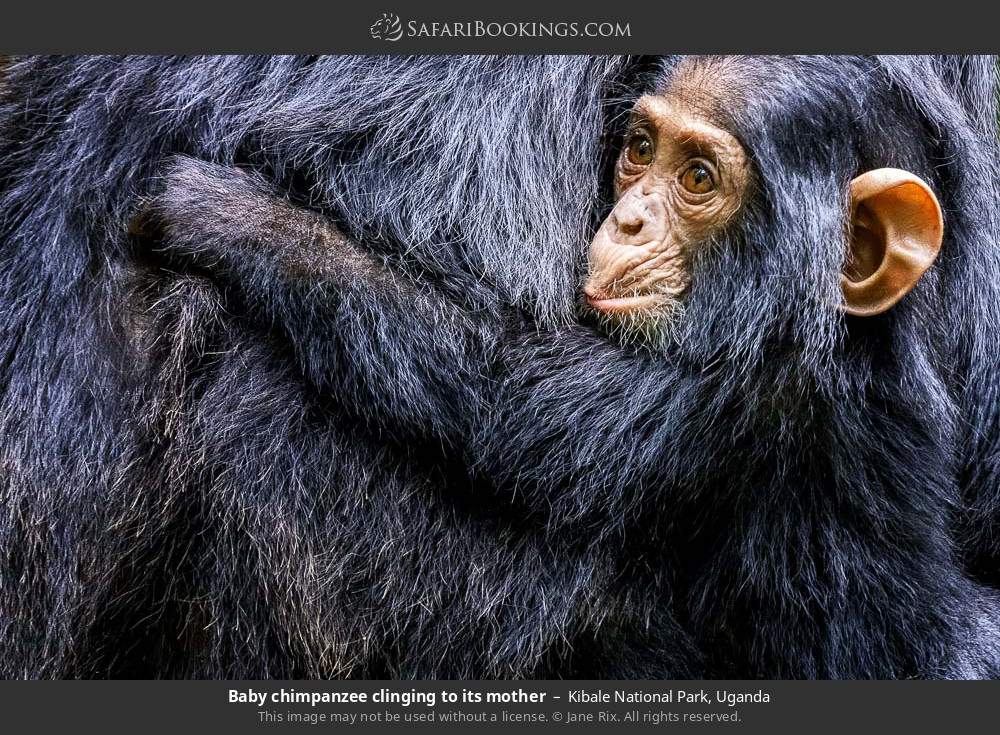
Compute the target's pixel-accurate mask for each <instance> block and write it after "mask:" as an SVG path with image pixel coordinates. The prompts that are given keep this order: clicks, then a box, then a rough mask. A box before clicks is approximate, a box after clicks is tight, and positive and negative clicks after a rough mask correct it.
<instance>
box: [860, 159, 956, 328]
mask: <svg viewBox="0 0 1000 735" xmlns="http://www.w3.org/2000/svg"><path fill="white" fill-rule="evenodd" d="M943 231H944V224H943V221H942V218H941V206H940V205H939V204H938V200H937V197H936V196H934V192H933V191H931V189H930V187H929V186H927V184H926V183H924V181H923V179H921V178H920V177H918V176H914V175H913V174H911V173H910V172H909V171H901V170H900V169H897V168H879V169H875V170H874V171H868V172H866V173H863V174H861V175H860V176H858V177H857V178H856V179H854V181H852V182H851V235H850V239H851V252H850V254H849V256H848V261H847V263H846V264H845V265H844V273H843V276H842V277H841V282H842V285H843V289H844V306H843V309H844V311H846V312H847V313H848V314H853V315H854V316H873V315H875V314H880V313H882V312H883V311H886V310H887V309H889V308H891V307H892V306H894V305H895V304H896V302H897V301H899V300H900V299H901V298H903V296H905V295H906V294H907V293H908V292H909V290H910V289H911V288H913V287H914V286H915V285H916V284H917V281H918V280H920V276H922V275H923V274H924V271H926V270H927V269H928V268H929V267H930V265H931V263H933V262H934V259H935V258H936V257H937V254H938V251H939V250H940V249H941V237H942V233H943Z"/></svg>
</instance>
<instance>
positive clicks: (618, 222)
mask: <svg viewBox="0 0 1000 735" xmlns="http://www.w3.org/2000/svg"><path fill="white" fill-rule="evenodd" d="M642 225H643V218H642V217H641V216H640V215H639V213H638V212H635V211H631V212H626V213H623V214H622V215H620V216H619V215H617V214H616V215H615V226H616V227H617V228H618V231H619V232H621V233H622V234H623V235H625V236H626V237H635V236H636V235H638V234H639V233H640V232H642Z"/></svg>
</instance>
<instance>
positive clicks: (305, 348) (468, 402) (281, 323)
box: [138, 157, 499, 442]
mask: <svg viewBox="0 0 1000 735" xmlns="http://www.w3.org/2000/svg"><path fill="white" fill-rule="evenodd" d="M161 184H162V186H161V187H160V189H159V191H158V193H157V194H156V195H155V196H153V198H152V199H151V200H150V202H149V204H148V207H147V208H146V210H145V211H144V213H143V215H142V218H141V219H140V220H139V222H138V227H139V229H140V230H141V231H143V232H155V233H156V234H157V236H158V238H159V241H160V244H161V246H162V248H163V251H164V252H165V253H166V255H167V256H168V257H174V258H176V257H178V256H179V257H181V258H183V259H184V260H185V261H186V262H188V263H192V262H193V263H194V264H195V265H196V266H200V267H202V268H204V269H205V270H207V271H208V272H209V273H210V274H212V275H215V276H219V277H220V279H221V280H222V281H223V283H224V285H225V286H226V287H227V289H229V290H230V293H231V295H235V297H236V298H237V299H240V300H242V301H243V302H244V306H245V308H246V309H247V310H248V311H249V312H250V313H251V314H253V315H254V316H255V317H257V318H260V319H261V320H262V321H264V322H265V323H269V324H271V325H273V327H274V329H275V330H277V331H278V332H279V333H280V332H283V333H285V334H286V336H287V338H288V339H287V341H288V342H290V344H291V345H292V348H293V349H294V351H295V353H296V358H297V360H298V362H299V363H300V364H301V366H302V368H303V369H304V371H305V372H306V374H307V377H308V378H309V379H310V380H311V381H313V382H314V383H315V384H316V385H317V386H319V387H320V388H322V389H325V390H329V393H330V394H331V395H335V396H337V399H338V400H340V401H342V402H343V403H344V404H345V406H346V407H347V408H348V409H349V410H353V411H355V412H356V413H357V414H358V415H359V416H360V417H362V418H364V419H366V420H369V421H372V423H373V424H375V425H377V426H378V427H379V428H380V429H381V430H385V431H388V432H390V433H393V434H396V435H401V436H406V437H411V436H413V435H418V436H423V437H425V438H436V439H442V440H445V441H449V442H451V441H452V439H453V438H454V437H465V436H467V435H468V432H469V427H470V425H471V421H472V417H473V415H474V414H475V412H476V411H477V410H478V407H479V404H478V400H479V398H480V397H481V396H482V395H483V392H484V389H483V381H484V380H485V379H486V373H487V371H488V370H489V367H490V366H489V362H490V356H492V355H494V354H495V349H494V348H495V341H496V338H497V332H498V329H497V325H498V323H499V322H497V321H495V320H491V319H489V318H487V317H486V315H484V314H477V313H475V312H472V311H470V310H468V309H463V308H460V307H459V306H458V305H456V304H454V303H452V301H451V300H450V299H448V298H446V297H445V296H444V295H443V294H441V293H440V292H438V291H436V290H435V289H434V288H433V287H431V286H428V285H425V284H422V283H418V282H417V281H416V280H414V279H411V278H409V277H407V276H406V275H405V274H403V273H401V272H397V271H396V269H391V268H388V267H386V265H385V264H384V263H382V262H381V261H380V260H379V259H378V258H377V257H376V256H374V255H373V254H371V253H369V252H367V251H365V250H363V249H361V248H360V247H358V246H357V245H356V244H355V243H354V242H352V241H351V240H350V239H349V238H346V237H345V236H344V235H343V234H341V232H340V231H339V230H338V229H337V228H336V226H334V225H333V223H332V222H330V220H328V219H327V218H326V217H324V216H322V215H320V214H318V213H316V212H312V211H310V210H308V209H305V208H302V207H298V206H296V205H294V204H292V203H291V202H289V201H287V199H285V198H283V197H282V196H281V195H280V193H279V192H277V191H276V190H274V189H273V188H272V187H271V186H270V185H269V184H268V183H267V182H265V181H264V180H263V179H262V178H261V177H259V176H257V175H255V174H252V173H248V172H245V171H242V170H240V169H237V168H233V167H224V166H219V165H216V164H211V163H206V162H203V161H197V160H194V159H191V158H186V157H178V158H176V159H174V160H173V161H172V162H171V164H170V166H169V167H168V169H167V170H166V171H165V172H164V177H163V181H162V182H161Z"/></svg>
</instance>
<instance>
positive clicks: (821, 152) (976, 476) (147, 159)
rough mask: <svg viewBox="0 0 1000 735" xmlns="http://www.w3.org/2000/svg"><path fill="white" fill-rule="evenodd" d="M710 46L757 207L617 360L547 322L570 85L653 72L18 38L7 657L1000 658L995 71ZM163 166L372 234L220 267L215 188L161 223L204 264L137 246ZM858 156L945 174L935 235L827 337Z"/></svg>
mask: <svg viewBox="0 0 1000 735" xmlns="http://www.w3.org/2000/svg"><path fill="white" fill-rule="evenodd" d="M701 63H716V64H717V63H719V62H717V61H708V62H701ZM727 64H732V65H734V67H735V68H736V69H737V70H738V72H739V73H740V74H743V75H745V78H747V79H750V80H752V81H753V84H752V85H751V88H752V90H753V93H751V94H747V95H746V99H745V100H743V104H741V105H738V106H734V108H733V111H732V120H731V124H732V127H733V128H734V130H735V131H736V132H737V133H738V134H739V137H740V139H741V141H742V142H743V143H744V145H745V146H746V148H747V150H748V151H749V152H750V153H751V156H752V158H753V161H754V167H755V171H756V175H757V185H758V193H757V196H756V197H755V199H754V202H753V204H752V206H751V207H750V208H748V210H747V211H746V212H744V213H743V215H742V217H741V218H740V221H739V222H738V223H737V225H736V226H734V228H732V231H731V232H730V233H728V234H727V236H726V237H725V238H721V239H720V242H719V243H717V247H715V248H713V249H712V250H711V251H710V252H709V253H707V254H706V256H705V257H704V258H702V259H700V260H699V262H698V263H697V264H696V272H695V284H696V287H695V288H694V290H693V291H692V294H691V298H690V303H689V306H688V309H687V311H686V315H685V321H684V325H683V330H682V333H681V340H680V342H679V344H678V345H677V347H676V349H672V350H671V351H670V352H669V354H666V355H652V354H647V353H645V352H643V351H633V350H626V349H622V348H620V347H617V346H615V345H614V344H612V343H611V342H609V341H608V340H606V339H605V338H603V337H601V336H600V335H599V334H597V333H595V332H593V331H592V330H590V329H587V328H585V327H581V326H564V327H561V328H560V327H559V325H565V324H567V323H568V322H569V321H570V319H571V317H572V314H573V293H574V289H575V285H576V283H577V279H578V275H579V272H578V268H579V264H580V260H581V259H580V255H581V252H582V247H583V243H584V242H586V240H587V239H588V235H589V234H590V231H591V230H592V228H593V226H594V224H595V223H596V221H597V216H598V215H599V214H600V212H601V210H602V208H606V206H607V203H608V202H607V193H606V191H605V189H604V187H603V186H602V185H603V184H604V183H605V182H604V177H603V176H602V173H603V170H604V162H606V160H607V155H606V154H607V152H608V150H609V144H608V135H609V133H610V132H613V130H614V128H615V123H616V121H617V120H618V116H617V112H618V111H619V107H618V106H616V105H614V104H612V105H610V106H608V105H602V100H609V99H610V100H614V99H617V98H618V97H619V96H621V97H624V98H628V97H631V96H634V95H635V94H636V92H637V90H638V89H639V88H641V87H642V86H644V85H655V84H663V83H664V81H665V80H666V79H668V78H669V76H670V75H671V74H672V73H673V68H674V66H673V62H670V61H668V62H665V63H664V65H663V68H662V70H661V71H660V72H659V77H660V78H659V79H658V80H657V79H655V78H647V76H646V74H645V72H646V71H647V68H646V67H645V65H639V64H632V63H630V62H627V61H626V60H618V59H593V60H592V59H582V58H570V59H550V58H508V59H475V58H474V59H459V58H414V59H347V58H331V59H320V60H302V59H237V58H227V59H205V60H202V59H187V60H168V59H159V58H152V59H126V60H111V59H82V60H78V59H34V60H27V61H18V62H16V63H14V64H13V65H12V66H11V67H10V68H9V84H8V87H7V88H6V89H5V90H4V101H3V103H2V107H0V136H2V140H0V212H2V217H3V219H2V229H0V247H2V250H0V252H2V254H3V265H4V267H3V270H2V272H0V279H2V283H0V301H2V303H3V306H4V314H5V317H6V318H5V320H4V323H3V325H2V327H0V330H2V331H0V347H2V351H0V360H2V362H0V366H2V371H0V389H2V393H0V396H2V397H0V429H2V436H3V444H2V446H0V450H2V454H0V461H2V472H3V481H4V484H3V487H2V493H3V495H2V496H0V497H2V499H3V504H2V508H3V511H4V515H3V517H2V523H0V553H2V554H3V558H2V566H0V574H2V575H3V577H2V582H3V584H2V587H0V653H2V654H3V655H2V656H0V662H2V663H0V666H3V667H5V668H4V669H3V673H5V674H7V675H8V676H32V677H36V676H225V677H236V678H260V677H277V676H282V677H287V676H369V677H375V676H390V677H395V676H602V677H603V676H635V677H640V676H641V677H660V676H727V677H741V676H793V677H799V676H845V677H862V676H877V677H891V676H958V677H964V676H988V675H997V674H1000V661H998V658H1000V630H998V628H1000V612H998V602H997V596H996V593H995V591H991V589H990V588H989V587H987V586H986V585H988V584H990V583H993V584H995V583H996V582H997V576H998V575H997V564H996V560H997V558H998V556H1000V549H998V535H1000V530H998V528H1000V524H998V518H1000V501H998V497H1000V493H998V492H997V487H996V483H997V473H998V472H1000V468H997V467H996V463H997V457H1000V451H998V450H1000V447H998V445H997V442H998V441H1000V424H998V418H997V411H998V410H1000V409H998V406H1000V400H998V399H997V396H996V391H997V370H996V368H997V365H996V361H997V359H998V358H997V356H998V354H1000V352H998V347H1000V345H998V344H997V342H998V335H997V325H998V324H1000V314H998V313H997V312H998V311H1000V249H998V248H997V223H996V216H997V215H996V213H995V211H994V210H995V202H996V200H997V196H998V192H997V185H998V177H997V161H996V140H995V134H994V132H993V129H992V121H993V119H994V118H995V109H994V107H993V93H994V87H995V79H994V71H993V68H992V66H991V65H990V62H989V61H987V60H976V59H973V60H955V59H945V60H938V59H930V58H927V59H890V60H885V61H879V60H871V59H849V58H839V59H796V60H779V59H773V60H754V59H743V60H737V61H734V62H727ZM174 153H186V154H188V155H190V156H192V157H194V158H195V159H202V160H206V161H213V162H216V163H220V164H227V165H229V164H233V163H236V164H241V165H242V166H244V167H248V168H253V169H256V170H257V171H259V172H261V173H263V174H264V175H265V176H266V177H267V178H269V179H271V180H272V181H273V182H275V184H276V186H277V187H278V190H280V191H284V192H287V193H288V196H289V198H290V199H292V200H294V201H296V202H297V203H298V204H299V205H304V206H308V207H310V208H312V209H314V210H317V211H319V212H322V213H325V214H327V215H328V216H330V217H332V218H333V219H334V220H335V221H336V222H337V224H338V225H339V227H340V229H341V230H343V231H344V232H347V233H349V234H350V235H351V236H352V238H355V239H356V240H358V241H361V242H364V243H365V245H366V247H370V248H371V249H372V251H373V253H374V254H368V253H367V252H366V251H363V250H360V249H358V248H356V246H354V245H353V244H352V243H351V242H349V241H347V240H346V239H344V238H342V237H340V236H339V235H336V237H334V240H336V243H337V244H338V245H339V246H340V249H339V250H338V252H349V253H350V257H349V259H348V265H349V266H350V267H349V268H346V269H345V268H344V261H343V258H340V259H339V260H335V261H333V262H331V261H329V260H328V259H327V258H326V257H325V255H324V253H323V252H322V251H320V252H318V253H317V252H316V251H315V250H312V251H310V250H308V249H307V250H306V254H305V255H297V256H295V257H291V258H289V256H288V254H287V250H286V249H285V248H284V247H283V246H284V245H286V244H288V243H286V242H285V240H286V239H287V238H284V237H283V233H282V232H281V231H280V222H276V221H263V222H254V221H252V220H248V221H247V222H246V225H247V226H249V227H251V228H252V227H253V226H256V227H258V228H263V229H264V230H265V231H267V232H269V233H273V236H269V237H267V238H263V239H261V240H260V241H259V242H257V243H256V244H257V245H258V248H257V249H256V250H254V251H253V252H255V253H256V254H255V255H254V256H253V257H251V258H250V259H249V260H245V261H241V260H240V253H241V252H246V251H239V250H236V251H233V248H232V244H233V243H232V242H231V241H232V240H233V238H234V232H233V231H232V229H231V228H229V229H228V230H227V228H225V227H223V228H221V231H220V232H219V234H218V236H213V230H212V225H211V224H210V223H211V222H212V216H213V214H215V215H218V216H224V215H225V214H226V210H225V207H224V206H221V204H222V203H221V202H220V206H219V207H212V206H210V207H208V208H207V209H205V210H204V211H203V217H202V218H201V219H202V222H203V224H204V226H205V227H206V228H207V234H206V235H205V236H204V238H203V239H202V240H200V241H195V240H189V241H185V240H184V238H183V233H173V234H174V235H175V237H174V238H173V239H174V240H175V241H176V242H175V245H176V247H175V248H174V250H173V251H171V252H170V255H171V256H177V255H178V252H177V251H181V253H182V254H183V253H186V254H187V257H188V258H190V256H191V255H196V256H198V257H196V258H195V259H194V265H195V266H197V267H196V268H192V267H190V265H185V266H184V267H183V268H181V267H180V266H179V265H178V261H177V260H169V261H160V260H158V259H157V257H154V256H150V255H148V254H147V253H146V251H145V250H143V249H141V248H139V247H137V243H136V242H135V240H134V239H133V238H131V237H130V236H129V235H128V233H127V231H126V226H127V223H128V222H130V221H131V220H132V219H133V217H134V215H135V214H136V213H137V211H138V210H139V208H140V207H141V206H142V204H143V202H144V201H145V200H146V199H148V198H149V197H151V196H154V195H155V194H156V193H157V192H158V191H160V190H161V187H162V185H163V182H162V181H161V180H160V179H159V178H158V174H160V173H162V172H163V171H164V168H163V166H164V165H165V163H167V162H168V157H169V156H170V155H171V154H174ZM889 165H891V166H899V167H904V168H908V169H910V170H912V171H914V172H915V173H917V174H919V175H921V176H923V177H924V178H925V179H926V180H928V181H929V182H930V183H931V185H932V186H933V187H934V188H935V190H936V191H937V192H938V194H939V196H940V198H941V201H942V205H943V207H944V209H945V215H946V229H947V236H946V242H945V245H944V249H943V256H942V258H941V259H940V260H939V262H938V264H937V265H936V266H935V267H934V269H933V271H932V273H930V274H929V276H928V277H926V278H925V280H924V281H922V282H921V284H920V285H919V286H918V288H917V289H916V290H915V291H914V293H912V294H911V295H910V296H908V297H907V298H906V299H904V301H903V302H902V303H901V304H900V305H899V307H897V308H896V309H894V310H893V311H891V312H890V313H889V314H887V315H885V316H884V317H879V318H877V319H872V320H868V321H861V320H848V319H844V318H843V317H842V316H841V315H840V314H839V312H838V311H837V310H836V309H835V308H833V307H832V306H831V305H832V304H834V303H836V284H837V278H838V275H837V274H838V273H839V270H840V263H841V260H842V258H843V253H844V247H845V245H844V208H845V201H844V194H845V191H846V184H847V182H848V181H849V180H850V178H851V177H852V176H853V175H855V174H856V173H857V172H858V171H860V170H864V169H866V168H872V167H876V166H889ZM199 170H201V169H199V168H198V167H197V165H195V168H194V171H195V172H196V173H197V172H198V171H199ZM213 170H215V169H211V168H208V169H204V170H201V173H202V174H204V173H205V172H206V171H207V172H209V173H211V171H213ZM174 172H175V173H176V169H175V170H174ZM199 175H200V174H199ZM168 180H169V178H168ZM240 183H242V185H244V187H245V189H244V190H243V195H242V197H241V199H242V200H243V201H245V202H249V203H252V202H253V197H254V196H261V195H267V196H270V190H269V189H267V187H264V186H263V185H262V184H259V183H258V180H257V179H255V178H253V177H248V178H246V179H244V180H242V182H237V184H235V185H237V186H238V185H239V184H240ZM208 201H209V202H211V201H213V200H212V199H211V198H209V200H208ZM190 204H191V205H194V204H197V202H190ZM248 206H249V205H248ZM288 206H291V205H290V204H289V205H288ZM250 211H254V210H253V208H252V207H251V208H250V209H248V212H250ZM250 216H252V215H250ZM239 222H240V221H239V220H238V219H236V220H233V222H232V224H233V225H234V226H236V228H237V229H236V233H235V237H236V239H237V240H249V239H252V238H251V237H242V238H241V237H240V236H239V232H240V231H239V229H238V225H239ZM316 223H317V224H316V227H317V228H319V229H323V228H326V229H325V230H324V232H326V234H327V235H329V233H330V232H335V231H334V230H332V228H331V227H330V225H329V224H327V223H326V222H325V220H323V219H322V218H318V217H317V218H316ZM243 244H244V245H245V244H246V243H245V242H244V243H243ZM293 244H294V243H293ZM206 246H207V247H206ZM269 246H270V248H271V249H270V250H269ZM261 249H263V252H261ZM206 252H207V253H209V254H210V255H211V256H212V257H209V258H205V257H204V255H205V253H206ZM233 252H235V253H236V254H235V257H234V256H233V255H232V253H233ZM180 261H181V263H182V264H183V263H184V262H185V259H184V257H181V258H180ZM241 263H242V265H241ZM244 266H245V267H244ZM317 273H318V274H319V277H317V275H316V274H317ZM359 273H361V274H362V276H363V277H361V278H357V277H356V276H357V275H358V274H359ZM393 274H395V275H393ZM310 278H312V281H310V280H309V279H310ZM227 284H228V285H227ZM303 284H305V287H304V285H303ZM220 286H221V287H222V288H221V289H220ZM456 304H457V306H456ZM511 306H516V307H520V308H522V309H524V310H525V311H526V312H527V318H528V321H529V323H530V322H531V321H534V322H535V323H536V324H537V325H539V327H540V329H539V330H538V331H535V330H534V329H532V328H528V329H525V327H524V326H523V325H522V324H521V321H522V319H521V317H519V316H518V315H517V314H515V313H512V312H511V309H510V307H511ZM261 317H264V319H262V318H261ZM974 580H978V581H974Z"/></svg>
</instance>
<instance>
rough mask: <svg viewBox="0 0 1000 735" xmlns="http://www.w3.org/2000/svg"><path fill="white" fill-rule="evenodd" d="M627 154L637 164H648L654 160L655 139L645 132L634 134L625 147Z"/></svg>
mask: <svg viewBox="0 0 1000 735" xmlns="http://www.w3.org/2000/svg"><path fill="white" fill-rule="evenodd" d="M625 156H626V157H627V158H628V160H629V163H631V164H633V165H635V166H648V165H649V164H651V163H652V162H653V141H652V140H650V138H649V136H648V135H645V134H643V133H638V134H636V135H634V136H632V139H631V140H629V142H628V146H626V148H625Z"/></svg>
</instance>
